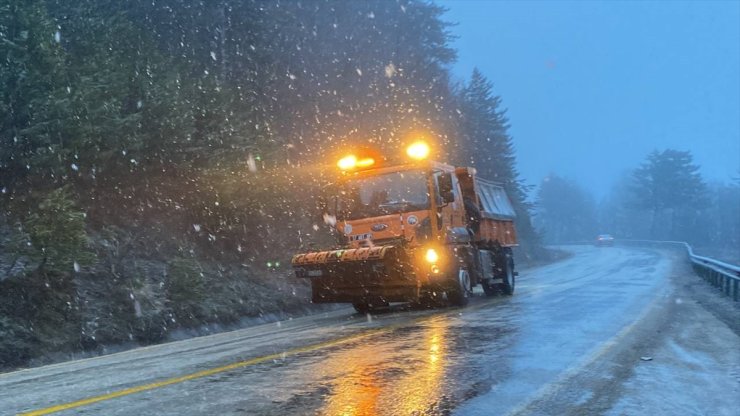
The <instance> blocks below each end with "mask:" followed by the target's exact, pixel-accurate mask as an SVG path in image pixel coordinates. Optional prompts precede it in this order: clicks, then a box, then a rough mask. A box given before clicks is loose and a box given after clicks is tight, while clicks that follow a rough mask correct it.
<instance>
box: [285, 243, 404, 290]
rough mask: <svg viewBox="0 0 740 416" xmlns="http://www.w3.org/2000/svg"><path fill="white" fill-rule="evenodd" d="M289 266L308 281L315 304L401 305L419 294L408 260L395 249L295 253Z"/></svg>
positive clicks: (394, 247) (387, 247)
mask: <svg viewBox="0 0 740 416" xmlns="http://www.w3.org/2000/svg"><path fill="white" fill-rule="evenodd" d="M291 264H292V265H293V269H294V270H295V273H296V277H299V278H309V279H311V292H312V301H313V302H314V303H334V302H348V303H353V302H362V301H375V300H381V301H384V302H404V301H408V300H411V299H415V298H416V296H417V295H418V285H417V280H416V278H415V275H414V271H413V267H412V264H411V261H410V259H409V258H408V255H407V253H406V251H405V250H404V249H403V248H401V247H397V246H377V247H362V248H355V249H346V250H329V251H319V252H313V253H304V254H296V255H295V256H293V260H292V261H291Z"/></svg>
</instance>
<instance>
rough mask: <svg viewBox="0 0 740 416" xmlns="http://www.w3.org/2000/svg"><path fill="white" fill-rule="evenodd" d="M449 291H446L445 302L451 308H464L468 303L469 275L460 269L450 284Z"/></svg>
mask: <svg viewBox="0 0 740 416" xmlns="http://www.w3.org/2000/svg"><path fill="white" fill-rule="evenodd" d="M450 286H451V287H450V289H449V290H448V291H447V300H448V301H449V302H450V304H451V305H453V306H465V305H467V304H468V301H470V296H471V294H472V293H471V290H470V274H469V273H468V271H467V270H465V269H463V268H462V267H461V268H459V269H458V271H457V277H456V278H455V281H454V282H451V285H450Z"/></svg>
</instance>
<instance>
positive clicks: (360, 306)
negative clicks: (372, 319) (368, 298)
mask: <svg viewBox="0 0 740 416" xmlns="http://www.w3.org/2000/svg"><path fill="white" fill-rule="evenodd" d="M352 306H353V307H354V308H355V310H356V311H357V312H358V313H362V314H366V313H369V312H370V311H371V310H373V308H372V306H370V304H368V303H367V302H354V303H352Z"/></svg>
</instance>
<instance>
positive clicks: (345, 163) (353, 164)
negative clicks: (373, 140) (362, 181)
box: [337, 155, 375, 170]
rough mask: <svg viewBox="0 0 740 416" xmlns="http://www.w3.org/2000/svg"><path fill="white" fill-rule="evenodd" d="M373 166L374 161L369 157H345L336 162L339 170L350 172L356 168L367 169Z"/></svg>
mask: <svg viewBox="0 0 740 416" xmlns="http://www.w3.org/2000/svg"><path fill="white" fill-rule="evenodd" d="M374 164H375V159H373V158H371V157H364V158H362V159H358V158H357V156H355V155H347V156H345V157H343V158H341V159H339V162H337V166H339V169H341V170H352V169H357V168H367V167H370V166H372V165H374Z"/></svg>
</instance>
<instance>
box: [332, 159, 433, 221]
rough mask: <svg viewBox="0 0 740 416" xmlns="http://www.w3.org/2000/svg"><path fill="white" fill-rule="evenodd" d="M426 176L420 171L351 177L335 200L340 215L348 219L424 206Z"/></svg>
mask: <svg viewBox="0 0 740 416" xmlns="http://www.w3.org/2000/svg"><path fill="white" fill-rule="evenodd" d="M426 179H427V176H426V174H425V173H424V172H420V171H404V172H393V173H387V174H384V175H379V176H370V177H365V178H358V179H352V180H350V181H348V182H347V186H346V187H345V188H344V191H343V192H342V193H341V196H340V200H339V201H338V202H339V206H340V209H339V214H340V217H341V218H342V219H350V220H352V219H359V218H368V217H377V216H380V215H388V214H394V213H400V212H408V211H418V210H422V209H428V208H429V192H428V190H427V182H426Z"/></svg>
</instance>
